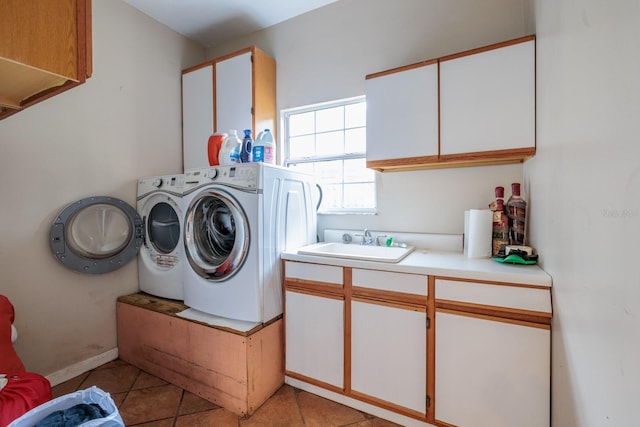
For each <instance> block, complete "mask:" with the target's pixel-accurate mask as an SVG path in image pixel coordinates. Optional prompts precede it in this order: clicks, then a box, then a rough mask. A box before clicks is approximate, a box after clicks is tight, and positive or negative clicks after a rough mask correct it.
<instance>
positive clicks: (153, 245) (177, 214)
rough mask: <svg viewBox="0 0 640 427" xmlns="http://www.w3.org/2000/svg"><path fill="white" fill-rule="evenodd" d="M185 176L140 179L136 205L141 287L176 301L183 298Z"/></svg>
mask: <svg viewBox="0 0 640 427" xmlns="http://www.w3.org/2000/svg"><path fill="white" fill-rule="evenodd" d="M184 179H185V176H184V175H183V174H178V175H166V176H153V177H147V178H140V179H139V180H138V197H137V206H136V209H137V211H138V214H139V215H140V217H142V222H143V224H144V230H145V233H144V244H143V245H142V247H141V248H140V252H139V253H138V280H139V283H140V290H141V291H144V292H147V293H149V294H151V295H156V296H159V297H162V298H171V299H176V300H183V299H184V289H183V283H182V279H183V274H182V272H183V267H184V264H185V260H184V245H183V239H182V230H183V221H184V211H183V208H182V191H183V188H184Z"/></svg>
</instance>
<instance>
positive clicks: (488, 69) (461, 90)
mask: <svg viewBox="0 0 640 427" xmlns="http://www.w3.org/2000/svg"><path fill="white" fill-rule="evenodd" d="M534 50H535V42H534V41H533V40H531V41H527V42H523V43H518V44H513V45H510V46H506V47H502V48H498V49H493V50H488V51H485V52H481V53H477V54H473V55H467V56H462V57H459V58H455V59H451V60H445V61H442V62H441V63H440V154H442V155H447V154H459V153H472V152H481V151H491V150H505V149H514V148H528V147H534V146H535V53H534Z"/></svg>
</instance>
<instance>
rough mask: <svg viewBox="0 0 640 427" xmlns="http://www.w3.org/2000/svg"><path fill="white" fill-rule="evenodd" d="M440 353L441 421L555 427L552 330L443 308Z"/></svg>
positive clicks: (437, 392) (437, 394) (438, 408)
mask: <svg viewBox="0 0 640 427" xmlns="http://www.w3.org/2000/svg"><path fill="white" fill-rule="evenodd" d="M435 352H436V361H435V365H436V372H435V384H436V388H435V418H436V419H437V420H438V421H443V422H445V423H449V424H454V425H456V426H459V427H466V426H472V427H483V426H486V427H501V426H504V427H513V426H519V427H541V426H549V416H550V407H549V390H550V389H549V387H550V331H549V330H548V329H544V328H543V327H539V326H535V325H534V324H525V323H522V322H521V323H518V324H516V323H509V322H508V321H499V320H497V319H491V318H482V317H471V316H468V315H463V314H456V313H455V312H440V311H438V312H436V348H435ZM461 408H463V409H464V410H461Z"/></svg>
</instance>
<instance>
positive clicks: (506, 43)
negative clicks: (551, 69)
mask: <svg viewBox="0 0 640 427" xmlns="http://www.w3.org/2000/svg"><path fill="white" fill-rule="evenodd" d="M535 39H536V36H535V35H533V34H532V35H529V36H524V37H519V38H517V39H513V40H507V41H504V42H500V43H494V44H490V45H487V46H482V47H478V48H475V49H469V50H465V51H462V52H458V53H454V54H451V55H447V56H442V57H440V58H438V60H439V61H440V62H444V61H450V60H452V59H456V58H461V57H463V56H469V55H475V54H478V53H482V52H487V51H490V50H495V49H500V48H503V47H507V46H512V45H515V44H520V43H526V42H529V41H532V40H535Z"/></svg>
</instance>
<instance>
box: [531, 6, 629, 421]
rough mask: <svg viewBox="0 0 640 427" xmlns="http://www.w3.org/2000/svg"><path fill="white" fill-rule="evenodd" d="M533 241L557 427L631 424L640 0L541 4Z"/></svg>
mask: <svg viewBox="0 0 640 427" xmlns="http://www.w3.org/2000/svg"><path fill="white" fill-rule="evenodd" d="M535 6H536V7H535V13H536V16H535V21H536V34H537V88H538V89H537V146H538V151H537V155H536V157H535V158H534V159H533V160H531V161H529V162H527V163H526V164H525V176H526V186H527V188H528V191H529V194H530V200H531V211H530V219H531V222H530V231H531V233H530V236H531V240H532V243H533V245H534V246H536V247H537V248H538V250H539V251H540V253H541V260H542V266H543V267H544V269H545V270H546V271H547V272H549V273H550V274H551V275H552V276H553V302H554V319H553V327H552V336H553V344H552V348H553V363H552V372H553V379H552V383H553V387H552V388H553V390H552V396H553V401H552V408H553V410H552V412H553V425H554V426H561V427H577V426H580V427H588V426H593V427H600V426H635V425H638V423H639V422H640V421H639V420H638V409H637V408H638V392H639V390H640V363H638V361H639V360H640V335H639V332H638V331H640V269H639V268H638V254H639V252H638V247H637V246H638V242H639V241H640V143H639V141H638V135H640V120H639V117H640V84H639V80H638V78H639V76H640V42H639V40H640V26H638V22H640V2H638V1H633V0H612V1H606V2H603V1H600V0H581V1H574V0H555V1H548V0H537V1H536V2H535Z"/></svg>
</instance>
